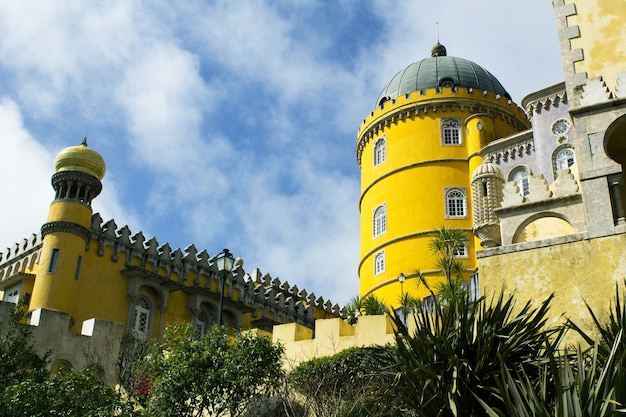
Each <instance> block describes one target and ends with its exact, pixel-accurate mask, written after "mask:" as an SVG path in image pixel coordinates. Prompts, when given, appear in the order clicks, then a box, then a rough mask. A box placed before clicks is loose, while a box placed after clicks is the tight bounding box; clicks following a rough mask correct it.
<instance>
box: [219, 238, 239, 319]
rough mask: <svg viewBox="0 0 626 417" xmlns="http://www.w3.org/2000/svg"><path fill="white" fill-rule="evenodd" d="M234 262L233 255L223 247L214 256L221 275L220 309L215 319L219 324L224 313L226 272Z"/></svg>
mask: <svg viewBox="0 0 626 417" xmlns="http://www.w3.org/2000/svg"><path fill="white" fill-rule="evenodd" d="M234 263H235V257H234V256H233V255H232V254H231V253H230V251H229V250H228V249H224V250H223V251H222V252H221V253H220V254H218V255H217V257H216V258H215V265H216V266H217V270H218V272H219V273H220V277H221V289H220V309H219V311H218V316H217V321H218V323H219V325H220V326H221V325H222V324H224V323H223V319H222V316H223V313H224V286H225V285H226V274H228V273H229V272H230V271H232V270H233V264H234Z"/></svg>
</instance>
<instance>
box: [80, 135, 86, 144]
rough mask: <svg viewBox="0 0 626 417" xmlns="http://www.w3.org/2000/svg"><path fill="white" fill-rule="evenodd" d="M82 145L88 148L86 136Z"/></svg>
mask: <svg viewBox="0 0 626 417" xmlns="http://www.w3.org/2000/svg"><path fill="white" fill-rule="evenodd" d="M81 145H83V146H87V136H85V138H84V139H83V143H81Z"/></svg>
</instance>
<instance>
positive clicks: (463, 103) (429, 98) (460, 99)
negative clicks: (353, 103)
mask: <svg viewBox="0 0 626 417" xmlns="http://www.w3.org/2000/svg"><path fill="white" fill-rule="evenodd" d="M452 111H461V112H468V113H482V114H485V115H487V116H489V117H492V118H494V119H496V118H499V119H501V120H503V121H506V122H507V123H508V124H510V125H511V126H512V128H513V129H514V130H516V131H518V132H519V131H523V130H526V129H528V128H530V124H529V123H526V122H527V119H528V116H527V115H526V113H525V112H524V110H523V109H522V108H521V107H519V106H518V105H517V104H515V103H514V102H513V101H511V100H510V99H509V98H507V97H504V96H501V95H500V94H494V93H491V92H489V91H486V90H485V91H478V90H475V89H473V88H471V87H470V88H465V87H453V88H449V87H438V88H431V89H427V90H421V91H414V92H412V93H410V94H405V95H403V96H401V97H398V98H396V99H391V100H388V101H385V102H384V103H382V104H381V105H380V106H377V107H376V109H374V111H372V112H371V113H370V114H369V115H367V117H366V118H365V119H363V122H362V123H361V126H360V127H359V130H358V132H357V162H358V163H359V165H360V164H361V153H362V150H363V147H364V146H365V144H366V143H368V142H369V141H370V140H371V139H372V138H373V137H375V136H376V135H378V134H379V133H380V132H384V130H385V129H386V128H387V127H388V126H390V125H392V124H396V123H398V122H400V121H403V120H408V119H412V118H416V117H420V116H422V115H425V114H431V113H444V114H445V113H446V112H452Z"/></svg>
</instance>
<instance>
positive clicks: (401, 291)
mask: <svg viewBox="0 0 626 417" xmlns="http://www.w3.org/2000/svg"><path fill="white" fill-rule="evenodd" d="M404 281H406V277H405V276H404V274H403V273H402V272H400V275H398V282H399V283H400V299H401V300H402V317H403V318H404V324H405V325H406V316H407V305H406V304H407V303H406V300H407V297H405V296H404Z"/></svg>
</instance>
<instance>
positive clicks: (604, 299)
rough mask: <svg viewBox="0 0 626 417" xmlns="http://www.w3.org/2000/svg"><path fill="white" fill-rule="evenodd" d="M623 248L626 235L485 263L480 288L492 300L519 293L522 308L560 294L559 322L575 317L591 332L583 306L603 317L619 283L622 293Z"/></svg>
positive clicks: (625, 258) (625, 271) (490, 259)
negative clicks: (502, 293) (502, 291)
mask: <svg viewBox="0 0 626 417" xmlns="http://www.w3.org/2000/svg"><path fill="white" fill-rule="evenodd" d="M624 247H626V235H624V234H621V235H614V236H610V237H604V238H597V239H591V240H583V241H579V242H574V243H567V244H560V245H553V246H549V247H544V248H536V249H530V250H523V251H519V252H514V253H508V254H501V255H496V256H490V257H486V258H481V259H479V264H480V286H481V289H482V290H484V291H485V293H486V294H487V295H490V294H495V293H497V292H498V291H500V289H501V288H502V287H503V286H504V288H505V291H506V292H507V293H511V292H513V291H517V294H518V305H522V304H523V303H525V302H526V301H527V300H531V301H533V302H536V303H539V302H540V301H542V300H544V299H545V298H547V297H548V296H549V295H550V294H551V293H555V294H556V297H555V299H554V302H553V303H552V309H551V315H552V317H553V318H554V319H555V320H556V319H558V318H559V317H560V316H561V315H562V314H563V317H562V318H561V320H564V319H565V318H571V319H572V320H573V321H574V322H576V323H577V324H579V325H583V326H586V328H587V329H592V328H593V326H592V322H591V320H590V318H589V314H588V313H587V309H586V307H585V304H584V301H587V302H588V303H589V304H590V305H591V307H592V308H593V309H594V311H595V312H596V314H598V315H599V316H600V317H603V312H604V311H606V310H607V309H608V307H609V303H610V302H611V300H612V299H613V297H614V295H615V284H619V285H620V288H622V287H623V282H624V279H626V252H625V251H624Z"/></svg>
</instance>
